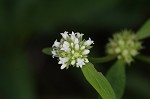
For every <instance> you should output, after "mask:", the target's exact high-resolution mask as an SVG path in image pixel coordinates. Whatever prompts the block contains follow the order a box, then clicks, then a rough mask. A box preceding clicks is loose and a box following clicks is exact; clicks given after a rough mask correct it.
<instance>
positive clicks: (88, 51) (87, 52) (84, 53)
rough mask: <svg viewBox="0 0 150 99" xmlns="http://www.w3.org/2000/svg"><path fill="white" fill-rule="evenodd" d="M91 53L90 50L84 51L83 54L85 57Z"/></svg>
mask: <svg viewBox="0 0 150 99" xmlns="http://www.w3.org/2000/svg"><path fill="white" fill-rule="evenodd" d="M89 53H90V50H84V51H83V52H82V54H83V55H86V54H89Z"/></svg>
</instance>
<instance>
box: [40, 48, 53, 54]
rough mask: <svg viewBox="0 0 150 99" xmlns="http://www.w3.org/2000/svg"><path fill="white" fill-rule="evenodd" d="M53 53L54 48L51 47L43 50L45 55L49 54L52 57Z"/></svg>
mask: <svg viewBox="0 0 150 99" xmlns="http://www.w3.org/2000/svg"><path fill="white" fill-rule="evenodd" d="M51 51H52V48H51V47H47V48H43V49H42V52H43V53H44V54H47V55H52V53H51Z"/></svg>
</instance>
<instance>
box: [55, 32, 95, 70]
mask: <svg viewBox="0 0 150 99" xmlns="http://www.w3.org/2000/svg"><path fill="white" fill-rule="evenodd" d="M60 34H61V35H62V38H61V40H60V42H58V41H57V40H56V41H55V42H54V44H53V45H52V48H53V50H52V57H53V58H54V57H58V61H59V62H58V64H61V65H62V66H61V69H64V68H69V66H70V65H72V66H75V67H80V68H82V66H83V65H85V64H86V63H88V62H89V60H88V58H87V57H88V54H89V53H90V50H89V49H90V48H92V46H91V44H94V41H92V40H91V38H89V40H85V39H83V40H82V37H83V35H84V34H81V33H79V32H77V33H74V32H72V33H70V34H69V33H68V32H67V31H65V32H64V33H60Z"/></svg>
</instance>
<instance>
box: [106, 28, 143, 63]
mask: <svg viewBox="0 0 150 99" xmlns="http://www.w3.org/2000/svg"><path fill="white" fill-rule="evenodd" d="M140 49H142V45H141V42H140V41H139V40H138V38H137V36H136V34H134V33H133V32H132V31H127V30H124V31H122V32H120V33H116V34H114V35H113V38H111V39H109V43H108V44H107V46H106V52H107V53H108V54H114V55H117V58H118V59H123V60H124V61H125V62H126V63H128V64H130V63H131V62H132V61H133V57H134V56H136V55H137V54H139V50H140Z"/></svg>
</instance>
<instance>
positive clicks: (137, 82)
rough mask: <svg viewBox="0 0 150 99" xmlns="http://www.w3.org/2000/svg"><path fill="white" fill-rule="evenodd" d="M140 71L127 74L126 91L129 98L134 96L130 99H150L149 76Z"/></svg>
mask: <svg viewBox="0 0 150 99" xmlns="http://www.w3.org/2000/svg"><path fill="white" fill-rule="evenodd" d="M140 71H141V70H139V71H135V70H134V71H133V70H132V71H129V72H128V73H127V81H128V82H127V91H128V92H129V93H130V95H131V96H134V97H133V98H132V99H150V94H149V92H150V79H149V75H147V73H146V74H143V73H141V72H140ZM127 99H129V98H127Z"/></svg>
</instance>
